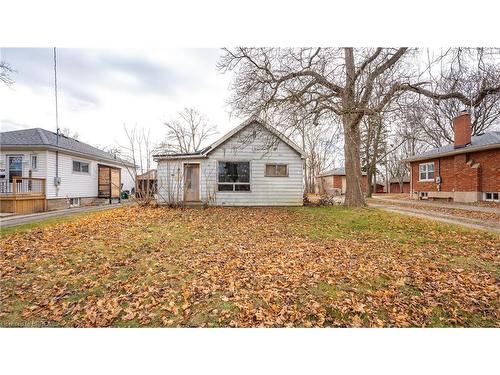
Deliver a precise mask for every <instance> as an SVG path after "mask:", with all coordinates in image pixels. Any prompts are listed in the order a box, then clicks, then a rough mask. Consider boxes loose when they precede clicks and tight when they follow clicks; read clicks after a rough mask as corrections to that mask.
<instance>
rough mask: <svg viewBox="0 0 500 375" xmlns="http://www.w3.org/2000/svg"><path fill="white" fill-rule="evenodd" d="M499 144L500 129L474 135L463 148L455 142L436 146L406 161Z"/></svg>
mask: <svg viewBox="0 0 500 375" xmlns="http://www.w3.org/2000/svg"><path fill="white" fill-rule="evenodd" d="M490 145H491V146H493V145H498V146H499V147H500V131H491V132H488V133H484V134H481V135H477V136H473V137H472V138H471V143H470V144H468V145H467V146H465V147H462V148H455V147H454V145H453V144H449V145H446V146H443V147H439V148H435V149H433V150H429V151H426V152H423V153H421V154H418V155H414V156H412V157H409V158H408V159H406V161H413V160H423V159H427V158H433V157H436V156H440V155H446V154H448V153H450V152H456V153H462V152H472V151H474V150H475V149H480V148H482V147H485V146H490Z"/></svg>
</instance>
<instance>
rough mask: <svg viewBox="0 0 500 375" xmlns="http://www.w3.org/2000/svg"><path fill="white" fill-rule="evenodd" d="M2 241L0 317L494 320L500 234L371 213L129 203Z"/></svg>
mask: <svg viewBox="0 0 500 375" xmlns="http://www.w3.org/2000/svg"><path fill="white" fill-rule="evenodd" d="M0 248H1V252H0V271H1V280H0V301H1V302H0V326H77V327H95V326H116V327H123V326H129V327H136V326H151V327H164V326H166V327H327V326H330V327H359V326H362V327H423V326H426V327H456V326H458V327H498V326H500V323H499V293H500V287H499V283H498V280H499V277H500V261H499V260H500V257H499V255H500V237H499V236H497V235H495V234H489V233H486V232H481V231H473V230H466V229H461V228H459V227H456V226H450V225H445V224H438V223H434V222H431V221H425V220H421V219H417V218H410V217H407V216H400V215H396V214H389V213H387V212H384V211H381V210H377V209H359V210H353V209H347V208H344V207H324V208H316V207H297V208H208V209H168V208H139V207H124V208H120V209H115V210H110V211H103V212H98V213H92V214H89V215H85V216H80V217H73V218H67V219H66V220H62V221H57V222H48V223H39V224H37V225H32V226H30V227H24V228H18V229H9V230H8V232H6V233H4V235H3V236H2V237H1V238H0Z"/></svg>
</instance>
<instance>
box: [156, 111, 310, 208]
mask: <svg viewBox="0 0 500 375" xmlns="http://www.w3.org/2000/svg"><path fill="white" fill-rule="evenodd" d="M304 159H305V154H304V152H303V151H302V150H301V149H300V148H299V147H298V146H297V145H295V144H294V143H293V142H292V141H290V140H289V139H288V138H287V137H285V136H284V135H283V134H282V133H280V132H279V131H278V130H276V129H275V128H273V127H271V126H270V125H268V124H266V123H265V122H264V121H262V120H261V119H258V118H255V117H252V118H250V119H248V120H247V121H245V122H244V123H242V124H241V125H240V126H238V127H236V128H235V129H233V130H232V131H230V132H229V133H228V134H226V135H225V136H223V137H222V138H220V139H219V140H218V141H216V142H215V143H213V144H212V145H210V146H208V147H206V148H204V149H203V150H201V151H198V152H193V153H184V154H169V153H167V154H157V155H154V160H155V161H156V162H157V163H158V166H157V172H156V178H157V188H158V193H157V201H158V203H160V204H167V203H186V204H190V205H192V204H202V203H204V204H209V205H220V206H299V205H302V202H303V191H304V174H303V170H304Z"/></svg>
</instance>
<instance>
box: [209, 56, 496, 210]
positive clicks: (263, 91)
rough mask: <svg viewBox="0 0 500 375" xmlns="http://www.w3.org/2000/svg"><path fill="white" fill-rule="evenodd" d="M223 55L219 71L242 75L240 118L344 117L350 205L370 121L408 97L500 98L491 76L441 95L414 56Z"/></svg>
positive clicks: (467, 101)
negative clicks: (296, 111)
mask: <svg viewBox="0 0 500 375" xmlns="http://www.w3.org/2000/svg"><path fill="white" fill-rule="evenodd" d="M224 51H225V53H224V55H223V56H222V58H221V59H220V61H219V64H218V67H219V69H220V70H222V71H224V72H225V71H235V73H236V74H235V78H234V80H233V84H232V89H233V96H232V98H231V99H230V103H231V105H232V106H233V108H234V110H235V111H236V112H238V113H245V114H248V113H255V112H257V111H267V110H270V109H273V108H276V107H290V108H294V107H301V108H305V109H306V110H307V111H308V112H309V113H311V114H314V120H315V121H314V122H317V121H318V120H319V119H321V118H323V117H329V116H330V117H331V116H337V117H338V118H340V120H341V122H342V126H343V132H344V157H345V168H346V180H347V186H346V199H345V204H346V205H348V206H363V205H365V200H364V197H363V195H362V192H361V185H360V182H361V162H360V145H361V133H360V124H361V122H362V120H363V118H364V117H365V116H367V115H374V114H377V113H380V112H381V111H383V110H384V109H385V108H386V106H388V105H389V104H391V103H392V102H393V101H395V100H397V99H398V98H399V96H401V95H403V94H405V93H413V94H417V95H422V96H426V97H429V98H432V99H434V100H447V99H456V100H458V101H460V102H461V103H462V104H464V105H466V106H472V107H474V106H477V105H478V104H479V103H481V102H482V101H483V100H484V99H485V98H486V97H487V96H488V95H491V94H494V93H498V92H500V77H497V79H496V80H494V79H490V78H492V77H493V76H494V75H491V74H489V75H488V79H487V80H484V82H483V83H484V84H483V85H482V86H481V88H480V89H478V90H476V91H475V92H473V93H464V92H461V91H460V88H459V87H453V89H452V90H450V91H447V92H443V91H441V90H442V87H439V86H437V85H435V84H433V82H432V80H424V79H423V77H424V76H423V73H422V71H420V70H419V68H420V66H419V62H418V61H417V59H416V57H417V55H418V50H416V49H409V48H359V49H354V48H324V49H322V48H236V49H232V50H230V49H225V50H224ZM457 53H458V52H457ZM454 54H456V53H455V51H453V50H450V51H447V53H446V54H444V55H445V57H448V56H451V55H454ZM441 61H443V56H439V57H438V58H435V59H432V60H431V59H429V64H428V65H429V66H428V67H427V68H426V69H425V70H424V72H425V73H428V72H430V71H432V69H433V67H435V66H436V64H439V62H441ZM457 69H459V68H458V64H457ZM483 76H484V74H483ZM426 78H428V77H427V76H426ZM431 78H432V77H431ZM375 98H377V99H378V100H374V99H375Z"/></svg>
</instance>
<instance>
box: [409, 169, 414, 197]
mask: <svg viewBox="0 0 500 375" xmlns="http://www.w3.org/2000/svg"><path fill="white" fill-rule="evenodd" d="M413 196H414V194H413V166H412V165H411V163H410V199H413Z"/></svg>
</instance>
